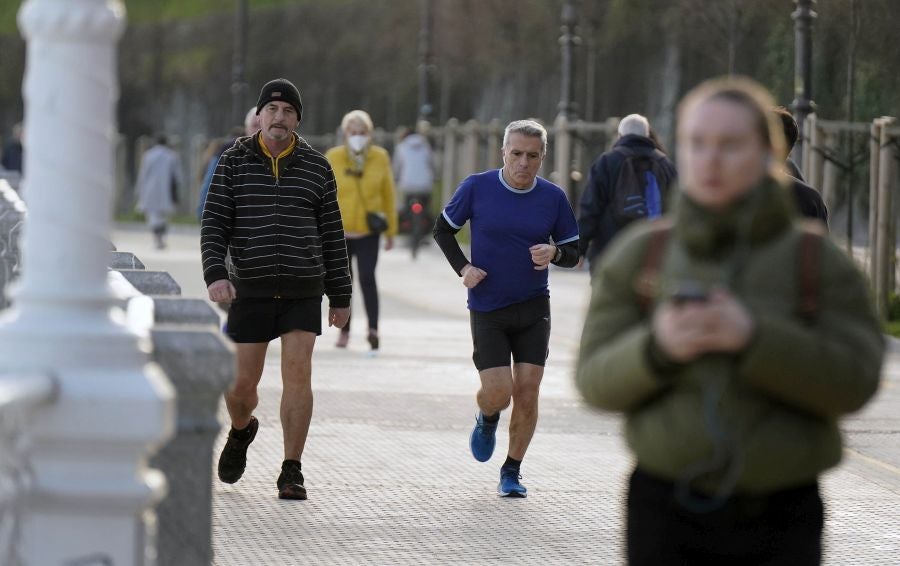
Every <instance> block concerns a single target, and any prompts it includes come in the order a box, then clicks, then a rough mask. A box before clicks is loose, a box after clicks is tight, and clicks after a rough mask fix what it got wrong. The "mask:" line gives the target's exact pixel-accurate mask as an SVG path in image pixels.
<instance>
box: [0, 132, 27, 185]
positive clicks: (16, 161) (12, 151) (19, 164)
mask: <svg viewBox="0 0 900 566" xmlns="http://www.w3.org/2000/svg"><path fill="white" fill-rule="evenodd" d="M0 165H3V168H4V169H6V170H7V171H18V172H19V173H22V172H23V168H24V165H25V149H24V147H23V146H22V124H21V123H19V124H16V125H14V126H13V127H12V137H11V138H10V140H9V141H8V142H7V143H6V145H5V146H4V147H3V158H2V159H0Z"/></svg>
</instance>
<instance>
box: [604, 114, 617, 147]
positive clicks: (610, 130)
mask: <svg viewBox="0 0 900 566" xmlns="http://www.w3.org/2000/svg"><path fill="white" fill-rule="evenodd" d="M619 122H621V119H620V118H618V117H616V116H612V117H610V118H607V119H606V151H609V150H611V149H612V147H613V145H614V144H615V143H616V140H617V139H618V137H619V135H618V132H619Z"/></svg>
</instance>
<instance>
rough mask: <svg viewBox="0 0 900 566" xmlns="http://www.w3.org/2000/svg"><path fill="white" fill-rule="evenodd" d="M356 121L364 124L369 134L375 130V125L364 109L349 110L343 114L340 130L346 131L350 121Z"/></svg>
mask: <svg viewBox="0 0 900 566" xmlns="http://www.w3.org/2000/svg"><path fill="white" fill-rule="evenodd" d="M354 122H356V123H358V124H361V125H363V126H365V128H366V130H367V131H368V132H369V133H370V134H371V133H372V132H373V131H375V125H374V124H373V123H372V117H371V116H369V113H368V112H366V111H365V110H351V111H350V112H347V113H346V114H344V117H343V118H341V131H344V132H346V131H347V128H349V127H350V124H352V123H354Z"/></svg>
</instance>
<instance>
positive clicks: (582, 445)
mask: <svg viewBox="0 0 900 566" xmlns="http://www.w3.org/2000/svg"><path fill="white" fill-rule="evenodd" d="M149 240H150V236H149V235H147V234H145V233H136V232H133V231H120V232H118V233H117V234H116V244H117V245H118V246H119V249H122V250H128V251H134V252H135V253H137V254H138V256H139V257H140V258H141V259H142V260H143V261H144V262H145V263H146V264H147V266H148V268H151V269H165V270H168V271H170V272H172V274H173V275H174V276H175V277H176V279H177V280H178V281H179V282H180V283H181V284H182V286H183V288H184V294H185V295H186V296H202V295H203V294H204V285H203V282H202V280H201V279H200V268H199V259H198V257H199V246H198V242H197V235H196V232H185V233H183V234H176V235H174V236H173V238H172V243H173V247H172V248H171V249H169V250H166V251H164V252H156V251H154V250H150V249H149V246H148V244H149ZM379 281H380V285H381V289H382V312H383V320H382V325H381V326H382V329H381V333H382V343H383V346H382V351H381V353H380V354H379V355H378V356H377V357H370V356H369V355H367V352H366V349H367V346H366V344H365V340H364V326H365V325H364V324H360V323H362V322H363V321H362V320H360V319H357V321H356V322H357V323H358V324H356V325H355V327H354V329H353V336H352V340H351V347H350V348H349V349H348V350H346V351H341V350H337V349H335V348H334V347H333V343H334V340H335V338H336V333H335V331H333V330H331V331H329V332H326V334H325V335H324V336H323V337H322V338H321V339H320V341H319V344H318V346H317V350H316V354H315V358H314V377H313V386H314V390H315V395H316V406H315V407H316V408H315V414H314V417H313V424H312V429H311V432H310V438H309V443H308V446H307V450H306V453H305V454H304V474H305V475H306V478H307V482H306V485H307V487H308V489H309V493H310V500H309V501H307V502H282V501H279V500H278V499H277V498H276V490H275V478H276V477H277V474H278V469H279V466H280V462H281V459H282V455H281V430H280V425H279V422H278V402H279V396H280V378H279V366H278V355H279V347H278V344H277V342H276V343H273V344H272V347H271V349H270V355H269V357H268V359H267V363H266V369H265V375H264V377H263V381H262V385H261V391H260V393H261V403H260V407H259V410H258V411H257V413H256V414H257V416H258V417H259V419H260V422H261V428H260V433H259V435H258V437H257V440H256V441H255V442H254V443H253V445H252V447H251V449H250V452H249V464H248V470H247V473H246V474H245V476H244V478H243V479H242V480H241V481H240V482H239V483H238V484H236V485H233V486H229V485H223V484H221V483H219V482H218V481H216V482H215V500H214V510H213V513H214V537H215V539H214V545H215V551H216V560H215V564H216V565H217V566H226V565H228V566H230V565H241V566H246V565H256V564H260V565H281V564H285V565H292V564H311V565H313V564H314V565H331V564H375V565H394V564H416V565H420V564H542V565H543V564H567V565H568V564H603V565H606V564H621V563H622V562H623V560H622V550H621V538H622V505H623V500H622V495H623V489H624V484H623V480H624V478H625V476H626V474H627V473H628V471H629V469H630V467H631V465H632V464H631V459H630V456H629V454H628V452H627V450H626V449H625V447H624V444H623V441H622V436H621V434H620V420H619V418H618V417H616V416H611V415H605V414H600V413H597V412H594V411H592V410H589V409H587V408H585V407H584V406H583V405H582V403H581V402H580V400H579V398H578V396H577V394H576V393H575V391H574V387H573V383H572V368H573V362H574V355H575V351H576V347H577V341H578V336H579V333H580V327H581V318H582V313H583V312H584V305H585V303H586V300H587V289H588V277H587V275H586V274H585V273H577V272H571V271H564V270H556V271H554V272H553V273H551V291H552V295H553V296H552V303H553V324H554V331H553V339H552V342H551V357H550V360H549V364H548V368H547V374H546V377H545V381H544V385H543V392H542V405H541V420H540V423H539V425H538V432H537V435H536V437H535V440H534V442H533V444H532V446H531V449H530V450H529V453H528V456H527V458H526V460H525V463H524V465H523V476H524V479H523V483H525V485H527V486H528V488H529V497H528V498H527V499H524V500H509V499H502V498H499V497H497V496H496V493H495V488H496V482H497V473H498V468H499V466H500V463H501V462H502V456H503V454H504V451H505V446H506V442H507V439H506V436H505V435H504V434H501V435H500V436H499V438H498V450H497V454H496V455H495V457H494V459H493V460H492V461H491V462H489V463H486V464H481V463H478V462H475V461H474V460H473V459H472V457H471V456H470V455H469V452H468V446H467V440H468V434H469V431H470V428H471V425H472V421H473V417H474V412H475V404H474V392H475V390H476V388H477V383H478V379H477V374H476V372H475V370H474V368H473V367H472V364H471V361H470V356H471V350H470V337H469V326H468V317H467V315H466V311H465V290H464V289H463V287H462V285H461V284H460V283H459V280H458V279H457V278H456V277H455V276H454V275H453V274H452V272H451V271H450V268H449V267H447V266H446V264H445V263H444V261H443V259H442V257H440V256H439V254H438V253H437V252H436V250H434V249H426V250H425V252H424V253H423V254H422V255H421V256H420V260H419V261H418V262H417V263H413V262H412V261H411V260H410V258H409V254H408V253H407V252H406V251H405V250H395V251H393V252H390V253H387V254H383V255H382V258H381V262H380V264H379ZM357 312H361V305H357ZM885 373H886V374H885V384H884V386H883V387H882V391H881V392H880V393H879V396H878V398H877V400H876V402H874V403H873V404H872V405H870V406H869V407H868V408H867V409H866V411H865V412H863V413H862V414H861V415H858V416H854V417H853V418H850V419H848V420H847V421H846V423H845V430H846V431H847V433H848V434H847V437H848V440H849V442H848V443H849V447H848V450H847V457H846V458H845V461H844V464H843V465H842V466H841V467H840V468H839V469H837V470H836V471H833V472H831V473H829V474H828V475H827V476H826V477H825V480H824V492H825V497H826V502H827V531H826V547H827V548H826V564H832V565H841V566H843V565H848V564H871V565H883V564H890V563H897V556H898V555H900V512H898V509H900V445H898V438H900V389H898V383H900V348H895V350H894V353H893V354H892V358H891V361H890V364H889V366H888V368H887V370H886V372H885ZM507 419H508V416H507V415H504V418H503V422H504V424H505V423H507V422H508V420H507ZM501 430H502V427H501ZM223 441H224V439H220V443H219V444H218V445H217V448H216V450H217V452H216V454H218V449H219V447H220V446H221V442H223Z"/></svg>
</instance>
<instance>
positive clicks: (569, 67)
mask: <svg viewBox="0 0 900 566" xmlns="http://www.w3.org/2000/svg"><path fill="white" fill-rule="evenodd" d="M576 4H577V0H565V3H563V8H562V14H561V16H560V21H561V23H562V26H561V28H560V29H561V30H562V35H561V36H560V37H559V45H560V55H561V56H562V74H561V79H562V81H561V85H560V97H559V115H560V116H565V117H566V118H567V119H568V120H573V119H574V118H575V115H576V110H577V108H576V105H575V100H574V95H575V84H574V83H575V47H576V46H577V45H578V44H579V43H581V38H580V37H578V29H577V28H576V24H577V22H578V10H577V7H576Z"/></svg>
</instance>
